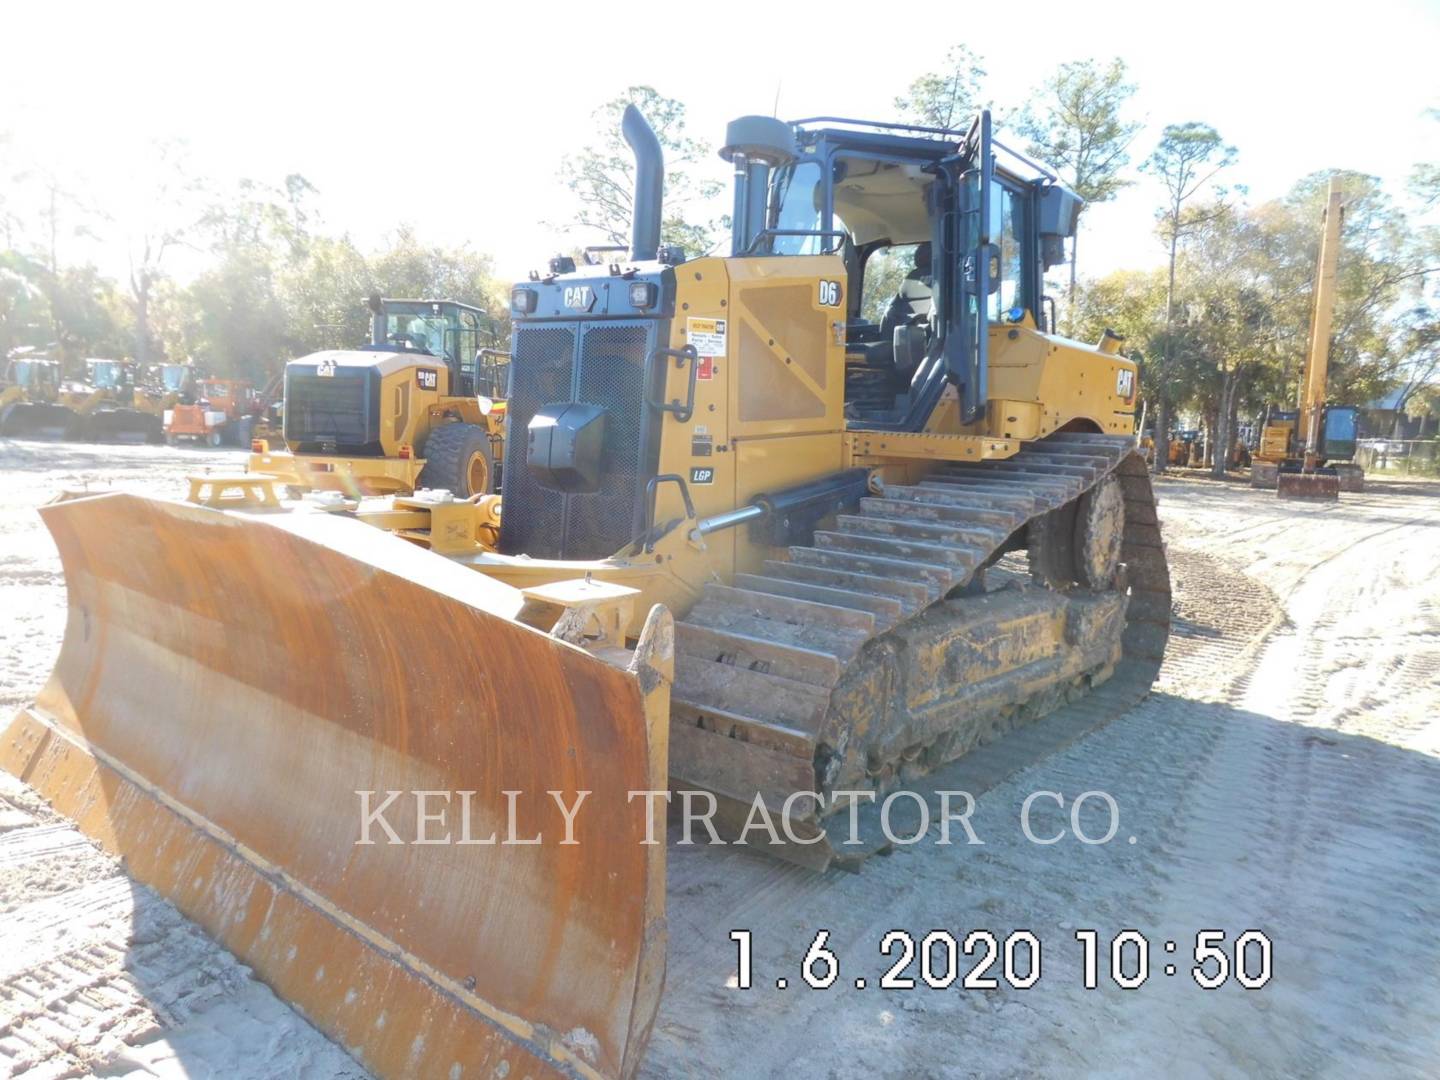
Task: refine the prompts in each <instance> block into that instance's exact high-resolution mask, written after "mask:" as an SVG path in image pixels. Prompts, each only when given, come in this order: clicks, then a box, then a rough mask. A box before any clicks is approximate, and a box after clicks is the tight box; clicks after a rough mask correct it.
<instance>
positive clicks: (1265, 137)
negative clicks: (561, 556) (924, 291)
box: [0, 0, 1440, 277]
mask: <svg viewBox="0 0 1440 1080" xmlns="http://www.w3.org/2000/svg"><path fill="white" fill-rule="evenodd" d="M6 7H7V10H6V17H5V22H6V31H7V32H6V38H7V39H8V40H9V41H10V42H11V43H12V45H14V46H16V47H13V48H11V49H8V50H7V53H6V57H5V60H4V62H3V64H0V132H3V131H5V130H7V129H8V130H10V131H11V132H13V134H14V137H15V143H16V149H17V150H18V151H20V152H21V153H22V154H23V155H24V157H25V158H26V159H28V160H29V161H30V162H31V163H37V162H38V163H39V164H40V165H42V166H44V167H46V168H48V169H50V170H51V171H53V172H55V173H56V174H58V175H60V176H62V177H65V178H70V177H76V178H78V179H76V180H73V181H72V186H75V187H78V188H80V189H81V190H85V191H88V192H90V193H91V194H90V197H91V198H92V199H93V200H94V201H95V202H97V203H99V204H101V205H102V206H104V207H106V208H107V209H109V210H110V211H111V212H112V214H113V215H114V216H115V217H116V218H117V220H116V222H115V223H114V224H112V225H108V226H105V229H106V231H107V234H108V235H107V236H106V237H105V239H104V242H103V243H102V244H100V245H99V246H97V247H95V248H93V249H84V246H83V242H81V241H67V244H68V245H69V246H70V251H69V253H68V258H71V259H73V258H75V257H76V256H78V255H81V254H88V255H92V256H93V257H94V258H96V259H97V260H98V261H99V262H100V263H101V265H102V267H103V268H105V269H106V270H108V271H109V272H112V273H118V272H121V271H123V268H124V265H125V250H126V238H125V235H124V233H125V229H126V228H127V227H133V225H132V222H133V221H135V220H138V216H139V212H138V211H134V210H127V209H126V207H133V206H141V205H144V203H145V192H144V187H145V177H146V175H147V169H146V162H145V157H146V153H147V149H148V147H149V145H150V141H151V140H152V139H157V138H160V139H163V138H169V137H175V136H180V137H183V138H185V139H187V140H188V141H189V143H190V146H191V150H192V160H193V161H194V163H195V167H196V169H197V171H201V172H207V173H210V174H213V175H215V176H217V177H219V178H221V179H225V180H229V179H233V178H237V177H240V176H253V177H257V178H262V179H266V180H271V181H274V182H278V181H279V180H280V179H281V178H282V177H283V176H284V175H285V174H286V173H289V172H299V173H302V174H304V175H305V176H306V177H307V178H308V179H309V180H310V181H311V182H312V183H313V184H315V186H316V187H317V188H319V190H320V196H319V203H318V206H319V209H320V212H321V214H322V216H323V219H324V222H325V224H326V226H327V227H328V228H329V229H331V230H333V231H348V232H350V233H351V234H352V236H354V237H355V238H356V240H357V241H359V242H360V243H361V244H362V246H366V247H370V246H374V245H376V244H378V243H379V242H380V241H381V240H382V239H383V236H384V233H385V231H386V230H387V229H390V228H393V226H394V225H395V224H396V223H398V222H407V223H409V224H411V225H413V226H415V227H416V228H417V230H418V231H419V233H420V236H421V238H422V239H423V240H425V241H427V242H432V243H439V244H445V245H457V244H462V243H468V244H470V245H472V246H473V247H475V248H477V249H480V250H485V251H489V252H492V253H493V254H494V255H495V257H496V262H497V267H498V269H499V271H500V273H501V275H502V276H505V277H523V276H524V274H525V272H526V271H527V270H528V269H529V268H531V267H539V266H541V265H542V264H543V262H544V260H545V259H546V257H547V256H548V255H550V254H552V253H553V252H554V251H556V250H558V249H559V248H561V247H569V246H570V245H571V244H572V243H574V242H589V240H590V239H591V238H588V237H578V236H577V237H575V238H574V239H573V240H571V241H569V242H566V241H564V239H563V238H561V237H559V236H556V235H554V234H553V233H552V232H551V231H550V230H548V229H547V228H545V227H544V226H542V225H541V224H540V222H541V221H543V220H547V219H548V220H552V221H554V220H564V219H565V218H566V216H567V210H568V207H569V206H570V205H571V204H570V203H569V202H568V193H567V192H566V191H565V190H564V189H563V188H562V187H561V185H560V183H559V181H558V179H557V172H558V165H559V161H560V158H561V156H562V155H563V154H564V153H565V151H566V150H567V148H571V147H575V146H578V145H582V144H584V143H585V142H586V141H587V140H589V139H591V138H592V137H593V131H592V129H591V115H590V114H591V111H592V109H593V108H594V107H595V106H596V105H598V104H599V103H600V102H602V101H604V100H606V99H608V98H610V97H613V96H614V95H615V94H617V93H618V92H619V91H620V90H622V89H623V88H624V87H625V86H627V85H631V84H638V83H648V84H650V85H653V86H655V87H656V88H657V89H658V90H659V91H660V92H661V93H663V94H666V95H669V96H671V97H676V98H679V99H681V100H683V101H684V102H686V103H687V105H688V107H689V115H690V129H691V134H693V135H695V136H698V137H702V138H705V139H707V140H709V141H710V142H711V143H712V144H714V145H718V144H719V143H720V142H721V140H722V137H723V133H724V128H725V123H726V121H727V120H729V119H732V118H733V117H735V116H739V115H742V114H745V113H752V112H758V113H767V114H768V113H771V112H772V111H773V108H774V105H775V101H776V96H777V92H778V96H779V114H780V115H781V116H782V117H800V116H807V115H815V114H819V113H826V114H840V115H849V116H859V117H865V118H871V119H893V118H894V108H893V104H892V102H893V99H894V97H895V96H896V94H898V93H901V92H902V91H903V90H904V89H905V87H906V86H907V84H908V83H909V82H910V80H911V79H912V78H913V77H914V76H915V75H917V74H919V73H921V72H924V71H926V70H930V69H933V68H935V67H937V66H939V64H940V62H941V59H942V57H943V54H944V52H945V49H946V47H947V46H948V45H950V44H952V43H953V42H955V41H964V42H965V43H967V44H968V45H969V46H970V47H971V48H972V49H974V50H975V51H976V52H977V53H979V54H980V55H981V56H982V57H983V58H984V60H985V65H986V67H987V68H988V70H989V72H990V81H989V88H990V91H991V93H992V95H993V96H994V98H995V99H996V100H997V101H998V102H1002V103H1018V102H1019V101H1021V100H1023V98H1024V97H1025V95H1026V93H1027V92H1028V90H1029V89H1030V87H1031V86H1032V85H1033V84H1034V83H1035V82H1036V81H1037V80H1038V79H1040V78H1041V77H1043V76H1044V75H1045V74H1046V73H1047V72H1049V71H1051V70H1052V69H1053V68H1054V66H1055V65H1056V64H1058V63H1060V62H1062V61H1065V60H1072V59H1081V58H1085V57H1096V58H1101V59H1108V58H1109V57H1111V56H1115V55H1119V56H1122V57H1123V58H1124V59H1125V61H1126V62H1127V63H1128V64H1129V66H1130V71H1131V76H1132V79H1133V81H1134V82H1136V83H1137V84H1138V85H1139V93H1138V94H1137V95H1136V97H1135V98H1134V100H1133V106H1132V107H1133V114H1134V117H1135V118H1136V119H1140V120H1143V121H1145V122H1146V124H1147V125H1148V126H1147V129H1146V130H1145V131H1144V132H1143V133H1142V134H1141V136H1140V137H1139V139H1138V140H1137V142H1136V144H1135V147H1136V151H1137V152H1136V154H1135V158H1136V160H1137V162H1138V160H1139V159H1140V158H1142V157H1143V156H1145V155H1146V154H1148V153H1149V151H1150V149H1151V148H1152V147H1153V145H1154V143H1155V140H1156V138H1157V137H1158V134H1159V130H1160V128H1161V127H1163V126H1164V125H1165V124H1167V123H1174V122H1183V121H1188V120H1200V121H1204V122H1206V123H1209V124H1212V125H1213V126H1215V127H1216V128H1217V129H1219V131H1220V133H1221V135H1222V136H1223V137H1224V138H1225V139H1226V140H1227V141H1229V142H1231V143H1233V144H1234V145H1235V146H1236V147H1238V149H1239V164H1238V166H1237V167H1236V168H1235V169H1233V170H1232V173H1231V175H1232V179H1233V181H1235V182H1239V183H1244V184H1247V185H1248V186H1249V189H1250V195H1249V199H1250V201H1251V202H1260V201H1263V200H1265V199H1267V198H1270V197H1272V196H1275V195H1278V194H1281V193H1282V192H1283V191H1285V190H1286V189H1287V188H1288V187H1289V186H1290V185H1291V183H1293V182H1294V181H1295V180H1296V179H1297V178H1299V177H1301V176H1303V175H1305V174H1306V173H1309V172H1312V171H1314V170H1317V169H1321V168H1326V167H1332V166H1335V167H1343V168H1351V169H1359V170H1363V171H1366V172H1370V173H1374V174H1376V175H1379V176H1380V177H1382V178H1383V179H1384V180H1385V181H1386V182H1387V184H1388V185H1389V186H1390V190H1391V191H1392V192H1393V193H1395V194H1396V195H1397V196H1401V195H1403V191H1404V179H1405V177H1406V176H1407V175H1408V173H1409V171H1410V168H1411V166H1412V165H1413V164H1414V163H1415V162H1417V161H1422V160H1430V161H1435V160H1440V122H1436V121H1435V120H1433V119H1430V118H1428V117H1427V115H1426V110H1427V109H1428V108H1432V107H1437V106H1440V66H1437V64H1436V62H1435V54H1436V52H1437V50H1440V0H1368V2H1366V3H1364V4H1355V3H1353V2H1348V3H1343V4H1342V3H1324V2H1307V3H1303V4H1302V3H1274V2H1270V0H1249V2H1234V0H1206V2H1205V3H1201V4H1191V5H1175V4H1166V3H1163V2H1157V0H1149V2H1144V3H1123V2H1106V0H1091V2H1089V3H1074V2H1071V3H1064V4H1058V3H1057V4H1052V3H1048V2H1037V0H1031V2H1030V3H1028V4H1025V5H1020V6H1019V7H1017V6H1015V5H1008V6H1007V5H1004V4H988V5H982V4H964V5H961V4H956V3H946V2H944V0H942V2H939V3H931V4H919V5H908V6H903V7H897V6H895V5H894V4H884V3H882V4H878V5H877V4H869V5H867V4H859V3H849V2H840V0H830V2H828V3H815V2H814V0H804V2H801V3H785V2H782V0H766V2H753V0H731V2H728V3H726V4H724V5H721V6H720V7H702V6H700V5H694V6H691V5H687V4H684V3H670V4H619V5H614V4H611V5H606V4H600V3H594V2H588V3H568V2H563V0H551V2H549V3H537V2H533V0H529V2H521V3H509V4H507V3H496V2H493V0H492V2H490V3H486V4H480V3H448V2H441V0H434V2H431V3H426V4H422V5H409V6H405V5H398V6H397V5H395V4H393V3H390V4H384V5H382V4H372V3H368V2H356V3H350V4H346V5H343V6H342V5H338V4H336V5H329V4H326V5H321V4H307V3H305V2H304V0H291V2H290V3H286V4H276V3H271V2H268V0H253V2H247V3H245V4H234V3H223V2H202V3H196V2H195V0H187V2H185V3H177V4H168V3H155V2H150V3H147V2H145V0H134V2H131V3H123V4H117V3H113V2H106V3H104V4H94V5H82V4H74V3H66V2H62V0H43V2H42V0H13V2H12V3H10V4H8V5H7V6H6ZM1007 12H1008V14H1007ZM927 17H929V18H931V19H932V20H934V22H935V24H936V25H926V24H925V19H926V18H927ZM1027 32H1038V33H1039V35H1040V37H1039V38H1038V39H1032V38H1028V37H1026V36H1024V35H1025V34H1026V33H1027ZM714 168H715V175H716V176H717V177H721V178H724V179H726V180H727V185H728V175H729V174H728V167H727V166H726V165H725V164H724V163H723V162H721V161H720V160H719V158H718V157H716V158H715V159H714ZM727 191H728V187H727ZM727 197H728V196H727ZM1158 201H1159V198H1158V192H1157V190H1156V189H1155V188H1154V187H1153V185H1151V184H1150V183H1149V182H1146V181H1143V180H1142V182H1141V183H1138V184H1137V185H1136V186H1135V187H1133V188H1131V189H1129V190H1128V191H1126V192H1125V193H1124V194H1123V195H1122V196H1121V197H1120V198H1119V199H1118V200H1117V201H1116V202H1114V203H1112V204H1109V205H1105V206H1100V207H1097V208H1095V209H1094V210H1093V212H1092V213H1090V214H1089V215H1087V218H1086V228H1085V233H1084V238H1083V239H1084V246H1083V247H1082V249H1081V250H1082V254H1081V264H1080V265H1081V273H1082V274H1085V275H1088V274H1097V273H1102V272H1104V271H1108V270H1110V269H1115V268H1119V267H1127V266H1128V267H1141V266H1148V265H1154V264H1155V263H1157V262H1158V261H1159V260H1160V258H1161V253H1160V249H1159V247H1158V245H1157V242H1156V241H1155V240H1154V238H1153V233H1152V221H1153V218H1152V213H1153V209H1154V207H1155V206H1156V204H1157V203H1158ZM37 231H38V226H37ZM61 257H62V260H65V259H66V258H67V252H66V251H65V250H62V252H61Z"/></svg>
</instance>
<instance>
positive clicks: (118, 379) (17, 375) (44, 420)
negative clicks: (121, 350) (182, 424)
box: [0, 357, 162, 442]
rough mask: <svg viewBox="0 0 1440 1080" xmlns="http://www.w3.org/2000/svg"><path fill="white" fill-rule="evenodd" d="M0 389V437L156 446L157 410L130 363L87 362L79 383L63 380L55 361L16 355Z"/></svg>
mask: <svg viewBox="0 0 1440 1080" xmlns="http://www.w3.org/2000/svg"><path fill="white" fill-rule="evenodd" d="M5 381H6V384H7V385H6V386H5V389H4V390H3V391H0V434H3V435H10V436H27V435H29V436H36V435H38V436H44V437H47V438H60V439H71V440H79V441H94V440H104V439H114V440H118V441H129V442H135V441H139V442H159V441H161V438H162V427H161V420H160V407H159V405H158V404H157V402H156V401H155V400H154V399H153V398H152V396H151V395H149V394H148V393H147V392H146V388H145V387H144V386H143V384H142V383H140V382H139V381H137V369H136V366H135V364H133V363H131V362H129V361H123V360H103V359H88V360H86V361H85V379H84V381H78V380H72V381H66V380H65V379H64V377H63V371H62V365H61V363H60V361H58V360H52V359H49V358H40V357H16V358H14V359H12V360H11V361H10V362H9V363H8V364H7V374H6V380H5Z"/></svg>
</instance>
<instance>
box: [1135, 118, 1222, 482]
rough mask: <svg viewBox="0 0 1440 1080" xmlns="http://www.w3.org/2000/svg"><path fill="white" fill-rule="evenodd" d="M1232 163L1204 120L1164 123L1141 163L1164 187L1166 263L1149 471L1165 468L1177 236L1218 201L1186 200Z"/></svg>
mask: <svg viewBox="0 0 1440 1080" xmlns="http://www.w3.org/2000/svg"><path fill="white" fill-rule="evenodd" d="M1234 162H1235V148H1234V147H1233V146H1226V145H1225V144H1224V142H1223V141H1222V140H1221V138H1220V133H1219V132H1217V131H1216V130H1215V129H1214V128H1212V127H1210V126H1209V125H1208V124H1200V123H1195V122H1193V121H1192V122H1190V123H1186V124H1170V125H1168V126H1167V127H1166V128H1165V130H1164V131H1163V132H1162V133H1161V135H1160V144H1159V145H1158V146H1157V147H1156V148H1155V150H1154V152H1153V153H1152V154H1151V155H1150V157H1149V158H1148V159H1147V160H1146V162H1145V164H1144V165H1142V166H1141V168H1142V169H1145V170H1146V171H1147V172H1150V173H1153V174H1154V175H1155V176H1156V177H1157V178H1158V179H1159V180H1160V182H1161V183H1162V184H1163V185H1164V186H1165V192H1166V202H1165V205H1164V206H1163V207H1162V208H1161V209H1160V210H1159V211H1158V212H1157V213H1156V220H1157V223H1158V225H1159V231H1160V237H1161V239H1162V240H1163V241H1164V242H1165V243H1166V245H1167V246H1168V247H1169V250H1170V268H1169V274H1168V279H1167V281H1168V284H1167V286H1166V293H1165V341H1164V347H1163V349H1162V351H1161V357H1160V365H1159V370H1158V373H1157V375H1158V377H1157V382H1158V383H1159V385H1158V387H1157V390H1158V394H1157V398H1158V402H1159V408H1158V409H1157V411H1156V417H1155V470H1156V472H1164V471H1165V463H1166V454H1167V453H1168V451H1169V423H1170V402H1169V397H1168V393H1167V387H1166V383H1165V381H1166V377H1167V375H1168V368H1169V366H1170V361H1171V359H1172V356H1173V348H1174V341H1173V339H1174V334H1173V331H1174V323H1175V261H1176V257H1177V255H1178V253H1179V250H1180V241H1181V239H1182V238H1183V237H1184V236H1186V235H1187V234H1189V233H1191V232H1193V231H1194V230H1195V229H1197V228H1199V227H1201V226H1203V225H1204V224H1205V223H1206V222H1207V221H1209V220H1211V217H1213V215H1215V214H1217V213H1219V212H1220V209H1221V208H1220V204H1218V203H1217V204H1216V205H1215V206H1214V207H1212V208H1210V209H1209V210H1208V211H1200V212H1198V213H1197V212H1193V211H1192V209H1191V206H1190V202H1191V200H1192V199H1193V198H1194V197H1195V196H1196V195H1197V194H1199V193H1200V192H1201V191H1202V190H1204V189H1205V188H1206V187H1207V186H1208V185H1209V184H1210V183H1211V181H1212V180H1214V178H1215V176H1216V174H1217V173H1219V172H1220V170H1221V169H1224V168H1226V167H1227V166H1229V165H1232V164H1234Z"/></svg>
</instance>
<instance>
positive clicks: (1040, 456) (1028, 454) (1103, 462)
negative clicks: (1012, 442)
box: [1005, 449, 1124, 472]
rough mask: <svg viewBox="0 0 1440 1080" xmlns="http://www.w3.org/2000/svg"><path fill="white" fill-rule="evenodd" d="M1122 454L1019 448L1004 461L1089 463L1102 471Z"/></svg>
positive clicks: (1055, 463)
mask: <svg viewBox="0 0 1440 1080" xmlns="http://www.w3.org/2000/svg"><path fill="white" fill-rule="evenodd" d="M1123 456H1124V455H1122V454H1120V453H1104V452H1101V451H1099V450H1098V449H1096V450H1068V451H1067V450H1049V449H1046V450H1021V451H1020V453H1018V454H1016V455H1015V456H1014V457H1013V458H1006V459H1005V460H1006V461H1023V462H1030V461H1036V462H1041V463H1044V464H1047V465H1089V466H1091V467H1092V468H1098V469H1100V470H1102V471H1104V472H1109V471H1110V469H1112V468H1114V466H1115V463H1116V462H1118V461H1119V460H1120V458H1121V457H1123Z"/></svg>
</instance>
